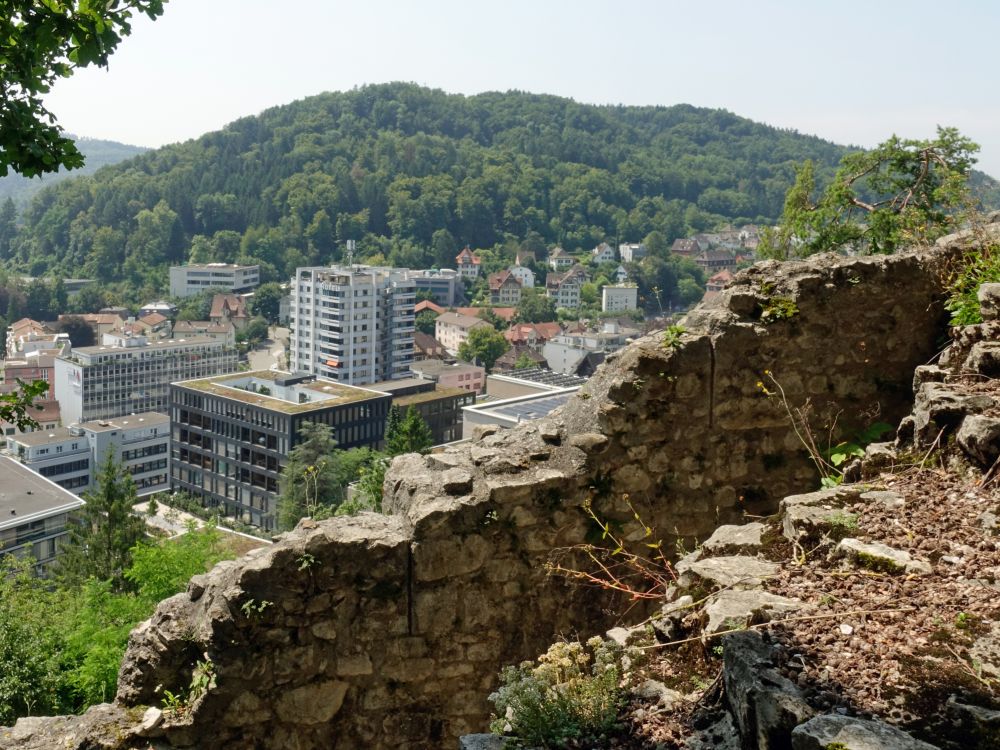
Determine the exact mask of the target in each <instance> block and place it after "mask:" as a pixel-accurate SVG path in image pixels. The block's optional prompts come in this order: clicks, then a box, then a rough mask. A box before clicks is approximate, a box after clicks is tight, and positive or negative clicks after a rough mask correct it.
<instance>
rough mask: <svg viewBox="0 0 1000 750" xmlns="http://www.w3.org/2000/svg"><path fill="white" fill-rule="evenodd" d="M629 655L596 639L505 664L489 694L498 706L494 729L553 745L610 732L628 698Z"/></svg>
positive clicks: (528, 742)
mask: <svg viewBox="0 0 1000 750" xmlns="http://www.w3.org/2000/svg"><path fill="white" fill-rule="evenodd" d="M625 658H626V657H625V653H624V649H622V647H621V646H620V645H618V644H617V643H615V642H613V641H606V640H603V639H601V638H591V639H590V640H589V641H587V644H586V646H584V645H583V644H580V643H567V642H561V643H555V644H553V645H552V646H550V647H549V650H548V651H546V652H545V653H544V654H543V655H542V656H540V657H539V658H538V664H537V665H535V664H533V663H532V662H523V663H522V664H521V665H520V666H516V667H514V666H509V667H505V668H504V670H503V671H502V672H501V673H500V683H501V684H500V688H499V689H498V690H497V691H496V692H495V693H493V694H491V695H490V698H489V699H490V702H492V703H493V704H494V705H495V706H496V714H495V715H494V716H493V720H492V722H491V723H490V729H491V731H493V732H495V733H497V734H505V735H507V736H508V737H510V738H511V740H512V741H513V743H516V744H515V746H520V747H532V746H541V747H547V748H552V747H564V746H565V745H566V742H567V741H568V740H570V739H579V738H583V739H586V738H590V737H596V736H598V735H601V734H604V733H606V732H608V731H610V730H611V729H613V728H614V726H615V723H616V722H617V719H618V711H619V709H620V708H621V706H622V703H623V701H624V698H625V692H624V690H623V689H622V688H621V681H622V676H623V673H624V667H623V659H625ZM588 667H589V668H588Z"/></svg>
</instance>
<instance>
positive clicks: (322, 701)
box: [274, 680, 347, 724]
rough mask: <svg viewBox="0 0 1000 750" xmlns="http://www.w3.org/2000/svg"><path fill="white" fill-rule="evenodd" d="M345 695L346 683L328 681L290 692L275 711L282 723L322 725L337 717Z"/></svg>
mask: <svg viewBox="0 0 1000 750" xmlns="http://www.w3.org/2000/svg"><path fill="white" fill-rule="evenodd" d="M345 695H347V683H346V682H340V681H339V680H326V681H324V682H318V683H313V684H310V685H303V686H302V687H298V688H295V689H293V690H289V691H288V692H287V693H284V694H283V695H282V696H281V697H280V698H278V701H277V705H276V706H275V707H274V710H275V713H276V714H277V715H278V718H279V719H281V720H282V721H286V722H289V723H295V724H322V723H324V722H327V721H330V719H332V718H333V717H334V716H336V714H337V712H338V711H339V710H340V707H341V706H342V705H343V704H344V696H345Z"/></svg>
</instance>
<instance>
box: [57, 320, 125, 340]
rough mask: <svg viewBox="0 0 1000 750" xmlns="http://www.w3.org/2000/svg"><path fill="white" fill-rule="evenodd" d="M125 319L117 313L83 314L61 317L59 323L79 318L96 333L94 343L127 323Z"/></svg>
mask: <svg viewBox="0 0 1000 750" xmlns="http://www.w3.org/2000/svg"><path fill="white" fill-rule="evenodd" d="M127 317H128V315H126V316H125V318H122V317H121V316H119V315H117V314H115V313H83V314H81V315H60V316H59V322H60V323H62V322H64V321H65V320H66V319H67V318H79V319H80V320H82V321H83V322H84V323H86V324H87V325H88V326H90V330H92V331H93V332H94V341H100V340H101V339H102V338H103V337H104V334H106V333H111V332H112V331H113V330H115V329H116V328H118V327H119V326H120V325H121V324H122V323H124V322H125V320H126V318H127Z"/></svg>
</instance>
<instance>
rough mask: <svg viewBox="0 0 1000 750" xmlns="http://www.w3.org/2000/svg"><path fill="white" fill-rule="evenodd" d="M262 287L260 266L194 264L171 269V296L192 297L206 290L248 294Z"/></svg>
mask: <svg viewBox="0 0 1000 750" xmlns="http://www.w3.org/2000/svg"><path fill="white" fill-rule="evenodd" d="M259 285H260V266H238V265H236V264H233V263H193V264H191V265H188V266H171V267H170V296H171V297H191V296H194V295H195V294H199V293H200V292H204V291H205V290H206V289H225V290H227V291H230V292H248V291H250V290H251V289H253V288H255V287H257V286H259Z"/></svg>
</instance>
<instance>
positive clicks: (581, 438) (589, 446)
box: [569, 432, 608, 453]
mask: <svg viewBox="0 0 1000 750" xmlns="http://www.w3.org/2000/svg"><path fill="white" fill-rule="evenodd" d="M569 444H570V445H572V446H574V447H576V448H580V449H581V450H584V451H586V452H587V453H601V452H602V451H603V450H604V449H605V448H607V446H608V438H607V436H605V435H602V434H601V433H599V432H584V433H581V434H579V435H571V436H570V438H569Z"/></svg>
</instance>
